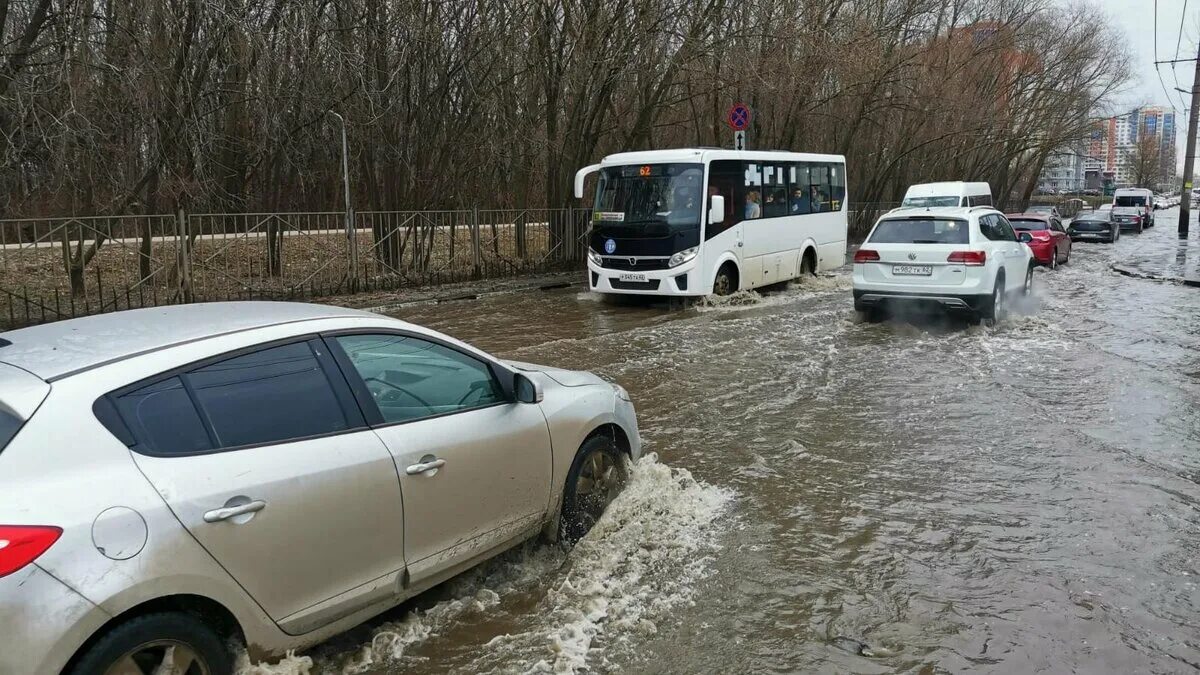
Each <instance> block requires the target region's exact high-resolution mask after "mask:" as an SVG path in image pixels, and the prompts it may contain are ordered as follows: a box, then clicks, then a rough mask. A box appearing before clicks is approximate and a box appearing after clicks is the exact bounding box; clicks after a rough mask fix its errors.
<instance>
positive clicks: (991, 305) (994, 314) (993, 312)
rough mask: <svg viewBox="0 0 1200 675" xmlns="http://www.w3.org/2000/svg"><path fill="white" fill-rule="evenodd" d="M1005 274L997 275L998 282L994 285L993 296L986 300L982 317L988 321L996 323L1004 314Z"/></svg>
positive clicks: (981, 313)
mask: <svg viewBox="0 0 1200 675" xmlns="http://www.w3.org/2000/svg"><path fill="white" fill-rule="evenodd" d="M1005 295H1006V294H1005V292H1004V275H1003V274H998V275H996V283H995V284H993V285H992V297H991V298H989V299H987V300H985V301H984V306H983V309H982V311H980V318H981V319H983V321H985V322H988V323H993V324H994V323H996V322H997V321H999V320H1000V319H1001V318H1003V316H1004V296H1005Z"/></svg>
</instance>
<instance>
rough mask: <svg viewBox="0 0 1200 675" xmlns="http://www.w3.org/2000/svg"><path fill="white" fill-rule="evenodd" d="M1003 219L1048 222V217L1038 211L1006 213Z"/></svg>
mask: <svg viewBox="0 0 1200 675" xmlns="http://www.w3.org/2000/svg"><path fill="white" fill-rule="evenodd" d="M1004 217H1005V218H1021V219H1024V220H1047V221H1048V220H1050V215H1049V214H1047V213H1042V212H1039V211H1018V212H1017V213H1006V214H1004Z"/></svg>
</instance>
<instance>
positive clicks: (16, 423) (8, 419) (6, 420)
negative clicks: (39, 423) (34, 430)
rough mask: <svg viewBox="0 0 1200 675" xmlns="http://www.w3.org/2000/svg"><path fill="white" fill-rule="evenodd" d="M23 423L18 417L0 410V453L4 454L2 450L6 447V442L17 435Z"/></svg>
mask: <svg viewBox="0 0 1200 675" xmlns="http://www.w3.org/2000/svg"><path fill="white" fill-rule="evenodd" d="M24 423H25V421H24V420H22V419H21V418H20V417H17V416H16V415H14V414H12V413H10V412H8V411H7V410H4V409H3V408H0V452H4V448H5V447H7V446H8V442H9V441H11V440H12V439H13V437H14V436H16V435H17V432H18V431H20V430H21V425H22V424H24Z"/></svg>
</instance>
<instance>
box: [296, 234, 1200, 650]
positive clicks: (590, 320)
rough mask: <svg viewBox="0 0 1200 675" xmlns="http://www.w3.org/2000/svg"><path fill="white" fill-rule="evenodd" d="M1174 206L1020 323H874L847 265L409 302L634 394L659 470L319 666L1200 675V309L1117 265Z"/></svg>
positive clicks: (418, 312) (1042, 275)
mask: <svg viewBox="0 0 1200 675" xmlns="http://www.w3.org/2000/svg"><path fill="white" fill-rule="evenodd" d="M1172 214H1173V212H1164V213H1163V215H1161V216H1160V218H1159V220H1160V224H1159V226H1158V227H1157V228H1155V229H1154V230H1150V231H1148V232H1146V233H1145V234H1143V235H1141V240H1139V238H1138V237H1137V236H1128V235H1127V236H1125V237H1123V238H1122V240H1121V241H1120V242H1119V243H1118V244H1117V245H1116V246H1115V247H1114V246H1109V245H1102V244H1094V245H1091V244H1077V245H1076V247H1075V251H1074V255H1073V257H1072V260H1071V262H1070V264H1069V265H1067V266H1065V267H1062V268H1060V269H1059V270H1058V271H1056V272H1053V273H1051V272H1045V271H1039V273H1038V274H1037V276H1036V292H1035V296H1034V297H1033V298H1032V299H1030V300H1029V301H1027V302H1024V303H1021V306H1019V307H1018V308H1017V309H1018V310H1020V313H1019V314H1018V315H1016V316H1013V317H1011V318H1010V319H1009V320H1008V321H1007V322H1005V323H1003V324H1002V325H1000V326H999V327H997V328H981V327H967V326H963V325H956V324H952V323H945V322H937V321H932V322H917V323H916V324H911V323H894V322H888V323H881V324H864V323H858V322H856V321H855V319H854V316H853V312H852V311H851V301H850V282H849V277H848V275H847V273H845V272H843V273H839V274H837V275H833V276H831V277H828V278H822V279H817V280H814V281H810V282H808V283H805V284H802V285H797V286H793V287H792V288H790V289H788V290H785V291H781V292H776V293H770V294H765V295H761V296H760V295H756V294H747V295H745V296H744V297H740V298H737V299H735V300H734V301H733V302H730V303H722V304H719V305H715V306H703V307H696V308H690V309H684V310H680V309H671V308H667V307H663V306H646V305H636V306H614V305H610V304H607V303H603V302H599V301H597V299H596V298H594V297H592V296H590V295H589V294H586V293H581V292H580V291H579V290H578V289H564V290H562V291H554V292H544V293H539V294H533V295H511V296H500V297H493V298H490V299H487V300H484V301H479V302H472V303H462V304H450V305H441V306H429V307H419V308H415V309H411V310H407V311H402V312H399V316H401V317H402V318H405V319H408V320H412V321H416V322H419V323H423V324H425V325H428V326H431V327H434V328H437V329H440V330H444V331H446V332H448V333H452V334H454V335H456V336H458V337H461V338H463V339H466V340H468V341H471V342H474V343H475V344H477V345H479V346H481V347H483V348H485V349H488V350H491V351H493V352H494V353H497V354H499V355H502V356H505V357H510V358H517V359H520V360H526V361H536V362H543V363H550V364H555V365H560V366H564V367H569V368H579V369H587V370H592V371H595V372H598V373H600V374H602V375H604V376H606V377H608V378H611V379H614V380H616V381H618V382H620V383H621V384H623V385H624V386H625V387H626V388H627V389H628V390H629V391H630V392H631V394H632V395H633V397H634V400H635V401H636V403H637V405H638V409H639V414H640V419H641V424H642V432H643V435H644V437H645V441H646V444H647V450H649V451H651V452H653V453H655V454H656V455H657V459H655V458H653V457H651V458H648V459H646V460H644V461H643V462H642V463H641V464H640V465H639V466H637V467H636V468H635V470H634V474H633V475H634V480H633V484H632V485H631V487H630V490H629V491H628V492H627V493H626V494H625V495H623V496H622V498H621V499H619V500H618V502H617V504H616V505H615V507H614V511H613V513H611V514H610V516H611V517H606V519H605V521H604V522H603V524H602V526H601V527H600V528H599V529H598V530H597V531H595V532H593V533H592V534H591V535H589V537H588V538H587V539H586V540H585V541H584V542H583V543H582V544H581V545H580V546H579V547H578V548H577V549H575V550H574V551H572V552H570V553H563V552H562V551H559V550H558V549H553V548H548V547H536V546H531V547H526V548H524V549H522V550H519V551H516V552H513V553H511V554H509V555H506V556H505V557H504V558H502V559H501V560H498V561H496V562H494V563H491V564H489V565H487V566H485V567H484V568H483V569H481V570H479V571H477V572H473V573H470V574H468V575H466V576H464V577H462V578H459V579H457V580H455V581H453V582H452V583H450V584H448V585H447V587H445V588H442V589H439V590H438V591H435V592H434V593H431V594H430V595H429V596H427V597H425V598H422V599H420V600H418V601H417V602H416V603H414V604H413V605H410V606H408V607H405V608H403V609H402V610H401V611H398V612H394V613H393V614H392V615H391V616H389V617H385V619H384V620H381V621H377V622H374V623H373V624H372V625H370V626H367V627H364V628H362V629H360V630H359V631H356V632H355V633H352V634H350V635H348V636H345V637H343V638H340V639H339V640H335V641H334V642H333V643H332V644H330V645H328V646H326V647H323V648H321V649H318V650H316V651H314V652H313V653H312V654H311V655H310V656H311V657H312V658H313V659H314V660H315V662H314V663H313V664H312V671H313V672H326V671H334V672H337V671H341V670H343V669H347V670H351V671H356V672H373V673H391V672H405V673H434V672H447V671H452V672H464V673H465V672H529V671H533V672H538V671H560V672H563V671H565V672H571V671H589V672H609V671H617V670H621V671H627V672H656V673H657V672H664V673H665V672H796V671H805V672H818V671H819V672H860V673H882V672H895V671H905V672H921V673H937V672H962V671H994V672H1033V671H1045V672H1071V671H1077V672H1116V673H1129V672H1190V671H1192V670H1193V669H1195V668H1197V667H1200V585H1198V582H1200V557H1198V556H1200V291H1198V290H1197V289H1191V288H1183V287H1176V286H1172V285H1166V284H1159V283H1154V282H1147V281H1140V280H1134V279H1129V278H1125V277H1121V276H1119V275H1116V274H1114V273H1112V272H1111V271H1110V270H1109V268H1108V264H1109V262H1110V261H1111V260H1112V259H1114V258H1117V257H1120V256H1121V255H1122V252H1123V251H1134V250H1136V249H1137V247H1139V246H1144V245H1148V244H1149V242H1151V241H1153V240H1157V239H1165V238H1168V237H1173V236H1174V230H1175V224H1174V220H1173V215H1172ZM296 662H298V663H296ZM296 662H293V663H292V664H291V665H292V666H295V665H300V666H305V665H306V664H307V657H306V658H300V659H296ZM284 665H285V666H288V664H284Z"/></svg>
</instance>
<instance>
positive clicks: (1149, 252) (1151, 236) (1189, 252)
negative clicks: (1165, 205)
mask: <svg viewBox="0 0 1200 675" xmlns="http://www.w3.org/2000/svg"><path fill="white" fill-rule="evenodd" d="M1197 211H1200V206H1197V207H1193V209H1192V216H1191V227H1190V230H1191V231H1190V232H1189V233H1188V236H1187V237H1186V238H1183V239H1181V238H1180V237H1179V233H1178V227H1177V225H1178V222H1179V221H1178V215H1179V209H1178V208H1173V209H1168V210H1166V211H1162V212H1159V213H1161V214H1163V215H1164V220H1163V221H1162V222H1161V223H1160V224H1159V225H1158V226H1157V227H1154V228H1151V229H1150V230H1148V231H1146V232H1143V233H1142V234H1141V235H1139V238H1140V239H1141V240H1142V241H1141V244H1140V245H1139V246H1138V247H1137V248H1136V249H1135V250H1132V251H1126V252H1125V255H1124V256H1122V257H1121V259H1120V260H1118V261H1116V262H1114V263H1113V269H1114V270H1116V271H1117V272H1120V273H1121V274H1125V275H1127V276H1132V277H1138V278H1142V279H1150V280H1154V281H1167V282H1171V283H1177V284H1184V285H1187V286H1196V287H1200V224H1197V220H1196V218H1197V216H1196V213H1197ZM1168 219H1169V224H1170V226H1169V227H1164V226H1163V224H1165V223H1167V221H1168ZM1126 234H1129V233H1126Z"/></svg>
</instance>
